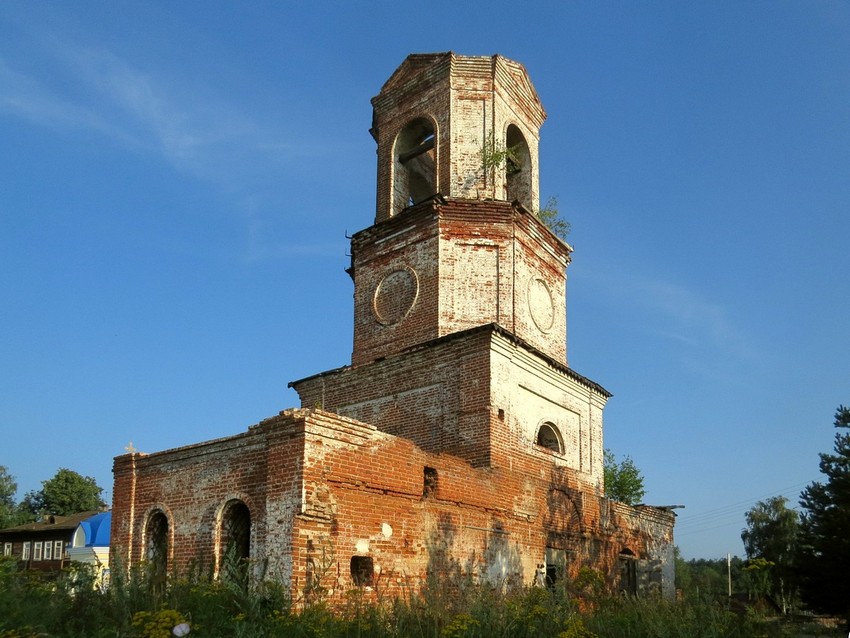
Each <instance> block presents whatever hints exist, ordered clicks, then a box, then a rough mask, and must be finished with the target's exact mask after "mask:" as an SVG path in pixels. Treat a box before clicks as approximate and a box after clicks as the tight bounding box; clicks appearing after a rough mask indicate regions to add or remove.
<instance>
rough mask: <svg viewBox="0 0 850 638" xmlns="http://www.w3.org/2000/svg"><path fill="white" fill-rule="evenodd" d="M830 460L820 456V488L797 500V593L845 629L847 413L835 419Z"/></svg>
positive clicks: (849, 543)
mask: <svg viewBox="0 0 850 638" xmlns="http://www.w3.org/2000/svg"><path fill="white" fill-rule="evenodd" d="M835 427H836V428H838V430H839V431H838V432H836V434H835V445H834V451H833V454H827V453H821V454H820V471H821V473H822V474H824V476H825V480H824V482H823V483H821V482H817V481H816V482H814V483H812V484H811V485H809V486H808V487H807V488H806V489H805V490H803V493H802V494H801V495H800V505H802V506H803V513H802V516H801V521H800V538H799V556H798V562H799V567H800V577H801V580H800V587H801V593H802V597H803V600H804V601H805V602H806V603H808V604H809V605H810V606H811V607H813V608H814V609H816V610H819V611H823V612H826V613H831V614H841V615H843V616H844V617H845V618H846V619H847V621H848V623H850V576H848V574H850V408H847V407H844V406H843V405H841V406H839V407H838V411H837V412H836V413H835Z"/></svg>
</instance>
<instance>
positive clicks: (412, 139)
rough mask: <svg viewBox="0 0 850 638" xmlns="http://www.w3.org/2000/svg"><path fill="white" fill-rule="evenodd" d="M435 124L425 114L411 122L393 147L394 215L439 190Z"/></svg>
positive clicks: (399, 135)
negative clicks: (437, 185)
mask: <svg viewBox="0 0 850 638" xmlns="http://www.w3.org/2000/svg"><path fill="white" fill-rule="evenodd" d="M436 159H437V149H436V138H435V129H434V123H433V122H432V121H431V120H429V119H428V118H425V117H418V118H416V119H414V120H411V121H410V122H408V123H407V124H406V125H405V127H404V128H403V129H402V130H401V132H400V133H399V134H398V137H397V138H396V141H395V147H394V149H393V215H397V214H398V213H400V212H401V211H402V210H404V209H405V208H407V207H408V206H412V205H414V204H418V203H419V202H421V201H424V200H426V199H428V198H429V197H431V196H432V195H434V194H435V193H436V192H437V188H436V184H437V161H436Z"/></svg>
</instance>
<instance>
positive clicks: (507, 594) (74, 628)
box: [0, 560, 796, 638]
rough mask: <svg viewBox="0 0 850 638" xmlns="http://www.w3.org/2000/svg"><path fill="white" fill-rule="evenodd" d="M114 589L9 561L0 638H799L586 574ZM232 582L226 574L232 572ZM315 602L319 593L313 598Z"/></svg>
mask: <svg viewBox="0 0 850 638" xmlns="http://www.w3.org/2000/svg"><path fill="white" fill-rule="evenodd" d="M115 571H116V572H119V573H113V577H112V583H111V585H110V586H109V588H107V589H104V590H100V589H98V588H97V587H96V586H95V580H94V578H93V574H92V573H91V572H90V571H88V570H87V569H86V568H85V567H84V566H78V565H72V567H71V568H69V569H68V570H66V571H65V572H63V573H62V574H60V575H59V576H58V577H48V576H46V575H40V574H38V573H36V572H27V571H18V570H17V569H15V563H13V562H11V561H8V560H6V561H2V560H0V638H36V637H38V638H41V637H44V636H50V637H56V638H66V637H67V638H71V637H74V638H76V637H79V636H86V637H87V638H89V637H93V638H107V637H110V638H113V637H114V638H122V637H127V638H168V637H169V636H185V635H188V636H189V638H195V637H196V636H198V637H203V636H214V637H216V638H218V637H221V638H229V637H234V638H235V637H240V638H241V637H252V638H255V637H256V638H266V637H269V638H273V637H284V636H285V637H287V638H289V637H291V636H295V637H303V638H343V637H344V638H356V637H364V638H365V637H367V636H368V637H370V638H484V637H486V638H530V637H532V636H552V637H556V638H594V637H598V638H602V637H604V638H619V637H623V638H625V637H628V638H640V637H643V636H647V637H648V636H652V637H653V638H667V637H671V638H672V637H679V636H682V637H684V636H687V637H688V638H703V637H704V638H713V637H715V636H718V637H719V636H723V637H730V638H736V637H741V638H745V637H749V636H758V637H765V638H772V637H774V636H776V637H779V636H791V635H796V634H794V633H792V632H791V630H789V629H784V628H783V627H782V626H781V625H777V624H775V623H770V622H767V621H765V620H764V619H760V618H758V617H754V616H746V615H744V616H741V615H735V614H733V613H731V612H729V611H727V610H726V609H725V607H723V606H721V605H717V604H710V603H691V602H682V603H675V604H674V603H667V602H664V601H661V600H658V599H638V598H624V597H606V596H605V595H603V594H602V593H601V590H600V589H599V588H598V587H596V586H595V585H596V582H597V580H598V579H595V578H594V574H592V573H590V572H589V570H588V571H587V572H582V573H580V574H579V577H578V578H576V579H575V580H574V581H573V582H562V583H560V586H559V587H557V588H553V590H549V589H545V588H539V587H538V588H513V589H512V588H509V587H507V586H506V584H503V585H505V586H492V585H489V584H488V585H483V584H477V583H474V582H473V581H472V580H471V579H466V578H462V577H459V578H456V579H452V580H451V581H450V582H448V581H446V580H442V579H438V578H436V577H434V578H431V579H429V581H428V582H427V583H426V584H425V586H424V587H423V589H422V591H409V592H407V593H406V595H405V596H404V597H402V598H397V599H385V600H381V601H379V602H375V600H374V598H373V597H371V595H370V594H371V592H368V591H366V590H362V589H353V590H351V591H350V592H348V594H347V595H346V598H345V602H344V603H343V604H342V605H337V606H336V607H334V608H332V607H331V606H330V605H329V604H328V602H327V601H326V600H325V599H324V598H323V597H320V596H313V597H312V598H311V600H309V601H305V600H302V601H298V603H300V604H293V603H292V601H291V600H289V598H288V596H287V591H286V590H285V589H284V588H283V587H282V586H281V585H280V584H278V583H275V582H272V581H267V580H265V581H264V580H260V581H259V584H255V585H253V586H248V585H247V581H246V579H245V578H244V577H243V573H242V572H237V574H238V576H237V577H232V578H227V577H225V578H222V579H214V578H213V577H212V574H211V572H210V571H206V572H205V570H204V569H202V568H197V569H194V570H191V573H188V574H184V575H181V576H180V577H177V576H173V575H172V576H171V577H170V578H169V580H168V582H167V583H166V585H165V587H160V586H158V585H157V584H156V583H155V582H154V580H155V579H154V578H153V577H152V575H151V574H150V573H148V572H147V571H146V569H145V566H143V565H142V566H139V567H137V568H134V569H133V570H132V571H131V573H130V574H129V576H127V577H123V576H122V575H121V573H122V570H118V569H116V570H115ZM222 571H223V573H225V572H224V570H222ZM314 594H315V592H314Z"/></svg>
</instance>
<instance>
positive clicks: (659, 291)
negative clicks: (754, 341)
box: [592, 271, 753, 366]
mask: <svg viewBox="0 0 850 638" xmlns="http://www.w3.org/2000/svg"><path fill="white" fill-rule="evenodd" d="M624 272H625V271H624ZM592 279H593V284H594V286H595V289H596V290H597V291H598V292H601V293H603V294H604V295H605V296H606V297H607V298H608V299H609V302H610V303H612V304H615V305H617V306H618V311H619V312H622V313H623V314H625V315H627V316H629V317H630V318H631V321H632V325H634V326H635V327H637V328H638V329H640V330H642V331H644V332H645V333H646V334H647V335H654V336H655V337H656V338H659V339H663V340H666V341H668V342H670V344H671V345H672V346H673V351H678V352H679V354H680V357H681V359H682V360H683V361H687V362H691V363H690V364H689V365H695V366H699V365H701V364H698V363H693V362H698V361H706V358H708V360H711V361H714V362H722V363H724V364H728V363H729V362H730V361H741V362H742V361H746V360H749V359H751V357H752V356H753V348H752V346H751V344H750V342H749V339H748V337H747V336H746V334H745V333H744V332H743V331H742V330H741V329H740V327H739V326H738V325H736V323H735V321H734V318H733V317H732V316H731V314H730V312H729V311H728V309H727V308H726V307H725V306H724V305H723V304H722V303H720V302H719V301H717V300H713V299H711V298H710V297H708V296H706V295H705V294H704V293H702V292H701V291H699V290H697V289H694V288H689V287H687V286H685V285H683V284H681V283H673V282H672V281H670V280H665V279H662V278H658V277H655V278H651V277H646V276H642V275H640V274H636V273H634V272H631V273H629V274H618V275H616V276H614V275H612V274H610V273H607V274H606V273H602V272H595V273H594V274H593V275H592Z"/></svg>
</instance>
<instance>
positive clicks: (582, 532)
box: [113, 410, 673, 600]
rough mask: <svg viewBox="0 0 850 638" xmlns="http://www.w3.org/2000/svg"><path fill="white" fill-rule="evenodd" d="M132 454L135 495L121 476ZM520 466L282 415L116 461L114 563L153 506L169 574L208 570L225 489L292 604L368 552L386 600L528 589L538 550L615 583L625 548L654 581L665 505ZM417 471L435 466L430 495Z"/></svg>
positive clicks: (561, 471) (667, 546) (547, 468)
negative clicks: (429, 582)
mask: <svg viewBox="0 0 850 638" xmlns="http://www.w3.org/2000/svg"><path fill="white" fill-rule="evenodd" d="M518 456H520V455H519V454H518ZM134 462H135V483H136V492H135V499H134V498H133V497H132V495H131V494H129V493H127V492H126V491H125V490H126V488H127V485H128V483H127V482H126V481H123V478H126V477H127V473H128V472H131V473H132V472H133V469H132V465H133V463H134ZM524 463H525V465H526V471H523V472H517V471H515V470H513V469H511V468H510V467H501V468H475V467H473V466H472V465H470V464H469V463H467V462H465V461H463V460H462V459H459V458H457V457H455V456H452V455H448V454H432V453H428V452H426V451H424V450H422V449H420V448H418V447H417V446H416V445H414V443H413V442H411V441H409V440H406V439H403V438H400V437H395V436H393V435H390V434H386V433H383V432H380V431H378V430H377V429H376V428H375V427H374V426H371V425H368V424H365V423H360V422H357V421H354V420H352V419H347V418H344V417H340V416H338V415H334V414H331V413H328V412H324V411H321V410H295V411H285V412H283V413H281V415H279V416H278V417H274V418H272V419H268V420H266V421H264V422H262V423H260V424H259V425H257V426H254V427H252V428H249V430H248V431H247V432H245V433H243V434H241V435H237V436H234V437H231V438H229V439H223V440H219V441H213V442H209V443H206V444H201V445H198V446H189V447H186V448H178V449H175V450H167V451H164V452H158V453H155V454H150V455H142V454H132V455H125V456H122V457H118V458H117V459H116V460H115V468H116V484H115V502H116V504H120V503H125V504H129V505H130V507H129V508H128V507H116V508H115V509H114V510H113V548H114V550H115V553H114V554H113V560H114V561H121V560H122V557H124V556H128V555H129V556H131V557H132V560H133V561H138V560H140V559H141V558H142V553H143V548H144V539H143V538H141V536H142V534H143V529H144V524H145V521H146V520H147V516H148V515H149V514H150V512H152V511H155V510H160V511H163V512H165V513H166V514H167V516H168V520H169V526H170V534H171V536H170V559H171V560H170V567H171V569H172V570H175V571H176V572H177V573H181V572H183V570H186V569H188V568H189V566H190V565H199V564H200V565H210V564H215V561H216V558H217V556H216V552H220V551H221V550H220V548H217V547H216V536H217V534H219V533H220V530H219V529H217V526H219V525H220V518H219V517H218V516H217V514H219V513H220V511H221V509H222V507H223V505H224V503H225V502H226V501H227V500H229V499H231V498H237V499H239V500H241V501H243V502H244V503H246V504H247V505H248V508H249V511H250V514H251V523H252V527H251V558H252V559H253V561H254V564H255V566H257V570H256V571H255V577H260V575H265V577H267V578H275V579H277V580H280V581H281V582H283V583H288V584H289V586H290V587H291V589H292V593H293V596H295V597H296V598H298V597H300V596H301V595H303V593H304V588H305V586H306V585H307V583H308V582H310V580H311V579H312V581H313V584H314V585H315V584H316V582H317V581H320V584H321V586H322V587H324V588H325V589H327V590H329V591H328V592H327V593H328V595H329V596H330V597H331V599H333V600H339V599H341V598H342V595H343V593H344V592H345V591H347V590H349V589H351V588H352V587H353V586H354V585H355V582H354V580H353V577H352V574H351V563H352V557H364V558H368V559H370V560H371V562H372V566H373V568H374V576H373V580H372V582H371V584H369V585H368V586H367V587H366V590H367V591H370V592H373V593H384V594H390V595H401V594H403V593H404V591H406V589H405V588H409V587H411V586H416V587H418V586H419V585H421V584H422V583H423V582H424V581H425V579H426V578H427V577H428V575H429V574H437V575H439V576H441V577H443V578H447V579H450V578H452V577H453V576H457V575H460V574H467V575H470V576H472V577H473V578H474V579H475V580H480V581H488V582H492V583H502V582H514V583H524V584H530V583H531V582H532V579H533V576H534V569H535V566H536V565H537V564H538V563H540V562H544V561H546V557H547V556H549V557H550V561H551V560H555V558H553V557H560V558H561V560H563V561H565V564H564V567H565V569H566V571H567V574H571V575H575V573H576V572H577V570H578V569H579V568H580V567H582V566H589V567H593V568H595V569H598V570H600V571H601V572H602V573H603V574H607V575H608V582H609V586H611V587H612V588H613V587H616V574H617V570H616V564H617V560H618V559H619V557H620V555H621V552H623V550H628V551H629V552H631V553H632V554H633V555H634V557H635V558H636V559H638V560H642V561H645V564H646V565H647V566H648V567H647V569H646V570H645V571H646V572H647V573H648V576H647V577H646V579H645V580H647V582H648V583H650V585H651V579H652V578H653V574H655V573H658V574H661V573H662V568H661V567H659V566H660V565H661V564H662V563H663V562H664V561H666V560H667V557H668V555H672V554H671V552H672V545H671V543H672V523H673V516H672V514H670V513H669V512H666V511H663V510H657V509H653V508H629V507H626V506H623V505H620V504H613V503H610V502H609V501H607V500H605V499H602V498H600V497H598V496H596V495H594V494H592V493H590V492H587V491H581V490H580V489H579V488H580V483H579V482H578V481H577V480H576V475H575V473H574V472H572V471H571V470H570V469H569V468H559V467H556V466H553V465H552V464H551V463H550V462H549V461H548V460H547V459H535V458H530V459H526V460H525V461H524ZM426 468H428V469H430V470H432V471H433V472H434V473H435V474H436V480H435V481H433V482H431V483H430V488H429V489H426V481H425V478H424V477H425V471H426ZM119 477H122V480H119ZM131 512H134V514H131ZM131 530H134V531H135V536H134V537H130V531H131ZM260 565H262V566H263V569H260ZM114 567H115V565H114ZM659 578H660V576H659ZM650 585H647V586H650Z"/></svg>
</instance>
